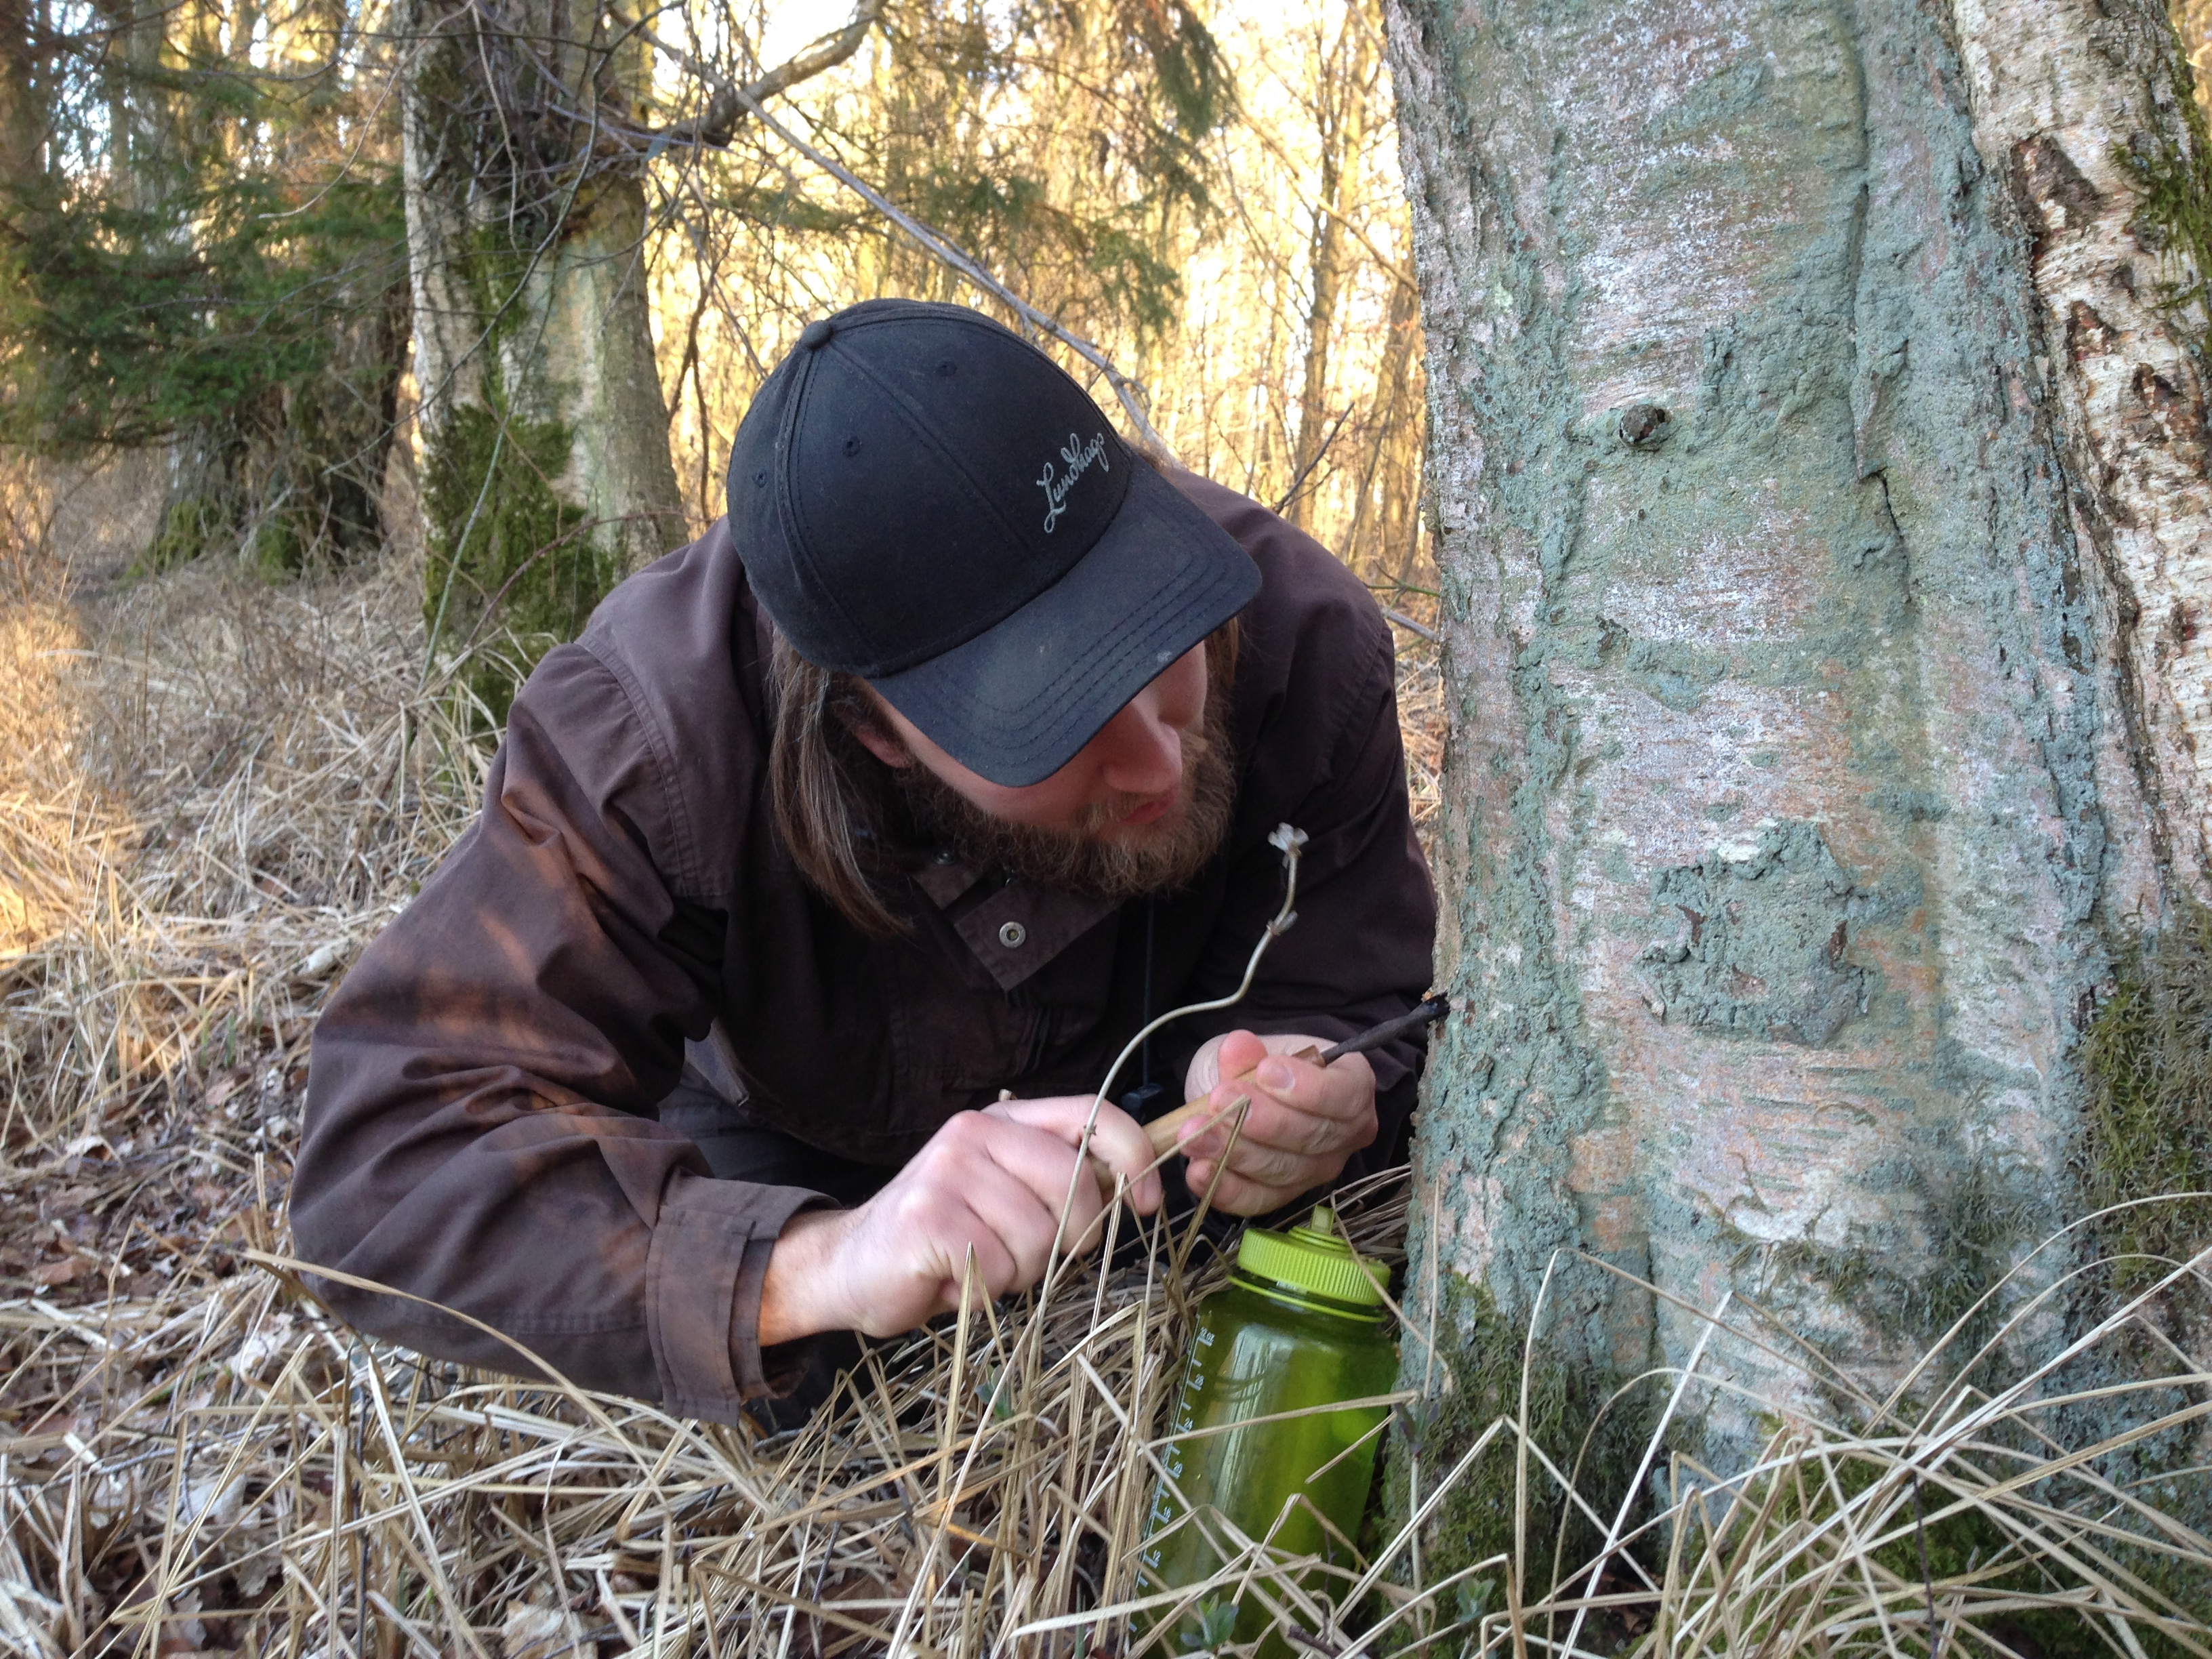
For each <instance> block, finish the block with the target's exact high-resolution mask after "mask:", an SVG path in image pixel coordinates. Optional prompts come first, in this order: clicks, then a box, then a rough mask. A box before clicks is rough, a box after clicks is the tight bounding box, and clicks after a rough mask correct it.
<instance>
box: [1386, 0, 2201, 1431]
mask: <svg viewBox="0 0 2212 1659" xmlns="http://www.w3.org/2000/svg"><path fill="white" fill-rule="evenodd" d="M1390 23H1391V27H1390V49H1391V62H1392V66H1393V69H1394V71H1395V80H1396V90H1397V100H1398V107H1399V111H1400V119H1401V136H1402V142H1403V154H1404V160H1405V168H1406V173H1407V183H1408V189H1409V191H1410V193H1411V196H1412V199H1413V211H1414V220H1415V240H1416V252H1417V263H1418V269H1419V278H1420V283H1421V287H1422V293H1423V307H1424V316H1425V326H1426V330H1427V341H1428V354H1429V356H1428V362H1429V386H1430V396H1431V410H1432V419H1433V423H1434V426H1433V430H1434V440H1433V449H1432V453H1431V472H1430V488H1431V490H1432V491H1433V492H1434V496H1435V501H1436V505H1437V513H1438V519H1439V521H1440V524H1441V531H1442V538H1441V543H1440V545H1439V549H1438V561H1439V564H1440V566H1441V568H1442V571H1443V583H1444V600H1443V631H1444V634H1445V638H1446V647H1447V653H1448V655H1447V662H1448V673H1449V687H1450V692H1451V713H1452V720H1453V725H1452V732H1451V738H1450V746H1449V758H1448V763H1447V774H1446V811H1447V814H1448V817H1447V820H1446V823H1445V824H1444V826H1443V829H1442V831H1441V834H1440V836H1439V841H1438V853H1439V858H1440V863H1441V870H1440V875H1441V879H1442V886H1443V907H1444V921H1445V933H1444V939H1443V946H1442V954H1441V958H1440V969H1439V975H1440V980H1441V981H1442V983H1443V985H1444V987H1446V988H1447V989H1449V991H1451V992H1452V993H1454V994H1455V996H1456V997H1457V999H1458V1000H1459V1006H1461V1007H1462V1009H1463V1010H1464V1012H1463V1014H1462V1016H1461V1017H1460V1018H1456V1019H1455V1021H1454V1022H1453V1023H1452V1024H1451V1026H1450V1028H1449V1035H1448V1036H1446V1037H1445V1039H1444V1040H1443V1043H1442V1045H1441V1048H1440V1051H1439V1054H1438V1056H1437V1062H1436V1064H1435V1066H1434V1067H1433V1069H1432V1071H1431V1077H1430V1081H1429V1085H1428V1092H1427V1097H1426V1103H1425V1108H1424V1110H1423V1115H1422V1119H1421V1123H1420V1130H1419V1142H1418V1148H1417V1164H1416V1169H1417V1181H1418V1188H1417V1193H1416V1204H1415V1213H1416V1215H1417V1217H1418V1218H1419V1219H1418V1220H1417V1223H1416V1227H1415V1238H1414V1257H1415V1260H1414V1266H1413V1274H1412V1282H1413V1285H1414V1287H1415V1291H1416V1294H1417V1296H1419V1297H1423V1298H1424V1299H1425V1297H1426V1293H1427V1286H1428V1285H1430V1283H1431V1275H1433V1282H1434V1283H1435V1284H1436V1285H1437V1286H1438V1287H1439V1292H1440V1294H1439V1304H1438V1317H1439V1318H1440V1320H1441V1322H1442V1328H1443V1333H1444V1334H1445V1335H1446V1337H1447V1338H1448V1339H1449V1343H1450V1344H1455V1345H1457V1347H1456V1349H1455V1352H1461V1353H1462V1354H1465V1353H1466V1352H1468V1350H1469V1348H1470V1347H1473V1348H1480V1346H1481V1343H1482V1341H1483V1340H1484V1337H1483V1332H1484V1331H1485V1329H1486V1328H1492V1329H1502V1330H1504V1331H1506V1332H1508V1333H1513V1332H1517V1331H1518V1329H1519V1328H1521V1327H1522V1322H1524V1321H1525V1320H1526V1319H1527V1317H1528V1315H1529V1312H1530V1310H1531V1308H1532V1306H1534V1304H1535V1302H1536V1300H1537V1296H1538V1287H1539V1285H1540V1284H1541V1282H1542V1281H1543V1279H1544V1278H1545V1274H1546V1272H1547V1267H1548V1268H1551V1269H1553V1278H1552V1281H1551V1285H1550V1289H1549V1291H1548V1292H1547V1297H1546V1303H1547V1308H1548V1310H1549V1314H1548V1316H1547V1322H1546V1324H1545V1327H1544V1331H1545V1336H1544V1340H1543V1343H1542V1344H1541V1346H1540V1348H1539V1350H1538V1352H1539V1355H1540V1358H1541V1363H1542V1364H1547V1365H1552V1366H1555V1367H1557V1368H1558V1370H1559V1375H1560V1376H1562V1377H1563V1378H1564V1379H1565V1381H1564V1382H1563V1383H1562V1386H1564V1387H1568V1388H1570V1389H1571V1388H1573V1387H1577V1386H1579V1387H1581V1388H1582V1389H1583V1391H1584V1392H1585V1394H1586V1395H1587V1394H1588V1393H1589V1392H1590V1391H1591V1390H1601V1389H1602V1388H1603V1386H1604V1383H1605V1380H1606V1379H1607V1378H1613V1377H1622V1376H1629V1375H1632V1374H1633V1373H1635V1372H1637V1371H1638V1370H1642V1369H1644V1367H1645V1366H1646V1365H1648V1364H1653V1363H1655V1362H1660V1361H1665V1362H1668V1363H1677V1364H1679V1363H1680V1362H1681V1361H1682V1360H1683V1359H1684V1358H1686V1354H1687V1351H1688V1348H1689V1346H1690V1344H1691V1342H1692V1340H1693V1337H1694V1335H1695V1333H1696V1331H1697V1329H1698V1324H1697V1322H1696V1321H1695V1320H1694V1319H1693V1318H1692V1316H1689V1315H1687V1314H1686V1313H1685V1312H1683V1311H1682V1310H1680V1308H1679V1307H1677V1306H1675V1305H1674V1304H1671V1303H1669V1302H1668V1301H1667V1300H1665V1299H1663V1298H1655V1297H1652V1296H1650V1294H1648V1293H1645V1292H1644V1291H1638V1290H1630V1289H1625V1288H1623V1281H1622V1280H1620V1279H1617V1278H1614V1277H1613V1276H1610V1275H1608V1274H1607V1273H1603V1272H1601V1271H1600V1270H1599V1269H1598V1268H1596V1267H1593V1266H1591V1265H1589V1262H1588V1261H1583V1260H1582V1259H1581V1258H1580V1257H1578V1256H1577V1255H1573V1254H1571V1253H1575V1252H1579V1253H1583V1255H1584V1256H1587V1257H1588V1258H1590V1259H1592V1260H1594V1261H1597V1262H1602V1263H1606V1264H1610V1265H1611V1266H1613V1267H1619V1268H1622V1269H1626V1271H1627V1273H1631V1274H1633V1275H1635V1276H1636V1277H1638V1278H1640V1279H1648V1280H1650V1282H1651V1283H1653V1284H1655V1285H1657V1286H1658V1287H1659V1289H1660V1290H1661V1291H1662V1292H1664V1293H1665V1294H1666V1296H1668V1297H1680V1298H1681V1300H1682V1301H1683V1302H1684V1303H1686V1304H1689V1305H1690V1306H1691V1307H1693V1308H1702V1309H1711V1308H1712V1307H1713V1306H1715V1305H1716V1304H1717V1303H1718V1302H1719V1300H1720V1299H1721V1298H1722V1297H1723V1296H1724V1295H1729V1294H1733V1295H1735V1296H1736V1297H1740V1298H1754V1299H1756V1300H1757V1301H1759V1303H1761V1304H1765V1306H1766V1307H1767V1308H1769V1309H1771V1310H1773V1311H1774V1312H1775V1313H1776V1314H1777V1315H1778V1316H1779V1317H1780V1318H1781V1319H1782V1320H1783V1321H1784V1322H1786V1323H1787V1324H1788V1325H1789V1326H1790V1328H1793V1329H1795V1330H1796V1331H1797V1332H1798V1333H1800V1334H1802V1335H1804V1336H1806V1337H1808V1338H1810V1339H1812V1340H1814V1342H1816V1343H1819V1344H1820V1345H1822V1347H1823V1349H1824V1351H1825V1352H1828V1353H1831V1354H1833V1355H1838V1356H1842V1357H1844V1358H1847V1359H1848V1360H1849V1361H1850V1363H1852V1364H1856V1365H1857V1366H1858V1367H1859V1368H1860V1369H1861V1370H1862V1371H1863V1373H1864V1374H1866V1375H1867V1376H1869V1377H1870V1378H1881V1377H1884V1376H1893V1375H1895V1374H1896V1373H1897V1371H1898V1370H1899V1367H1900V1366H1901V1365H1902V1364H1903V1363H1904V1361H1905V1358H1906V1356H1907V1355H1909V1354H1911V1352H1915V1351H1916V1350H1917V1348H1918V1347H1919V1346H1922V1345H1924V1344H1925V1342H1926V1341H1928V1340H1929V1339H1930V1338H1931V1337H1933V1336H1934V1335H1936V1334H1937V1333H1939V1332H1940V1331H1941V1330H1942V1328H1943V1327H1944V1326H1945V1325H1946V1324H1947V1323H1948V1322H1949V1321H1950V1320H1951V1319H1953V1318H1954V1317H1956V1316H1960V1315H1961V1314H1963V1313H1964V1312H1965V1311H1966V1309H1967V1307H1968V1306H1969V1305H1970V1304H1972V1301H1973V1299H1974V1297H1976V1296H1977V1295H1978V1294H1979V1292H1980V1291H1982V1290H1983V1289H1984V1288H1986V1287H1987V1286H1989V1285H1990V1284H1992V1283H1994V1282H1995V1281H1996V1279H1997V1278H1998V1277H1999V1276H2001V1275H2002V1273H2004V1272H2005V1271H2006V1270H2007V1269H2008V1268H2009V1267H2012V1266H2013V1265H2014V1264H2015V1262H2016V1261H2018V1260H2019V1259H2020V1258H2021V1255H2023V1253H2024V1252H2025V1250H2026V1249H2027V1247H2028V1246H2029V1245H2031V1244H2032V1243H2034V1242H2035V1241H2038V1240H2039V1239H2041V1238H2042V1237H2045V1235H2046V1234H2048V1233H2049V1232H2051V1231H2053V1230H2055V1229H2056V1228H2057V1226H2058V1225H2061V1223H2062V1222H2063V1221H2064V1220H2065V1219H2066V1218H2067V1217H2068V1216H2069V1212H2070V1210H2071V1206H2072V1205H2073V1203H2074V1191H2075V1189H2074V1187H2073V1184H2072V1177H2071V1176H2069V1175H2068V1173H2067V1169H2068V1159H2069V1154H2070V1153H2072V1152H2074V1151H2075V1148H2076V1146H2077V1142H2076V1139H2075V1135H2076V1130H2077V1127H2078V1126H2079V1113H2080V1107H2081V1073H2080V1066H2079V1059H2078V1049H2079V1038H2080V1035H2081V1026H2082V1023H2083V1021H2084V1020H2085V1018H2087V1015H2088V1013H2089V1012H2090V1011H2091V1009H2092V1007H2093V998H2094V994H2095V992H2096V990H2097V989H2098V987H2099V986H2100V984H2101V983H2102V982H2104V981H2106V977H2107V975H2108V971H2109V964H2110V963H2111V960H2112V950H2113V941H2114V939H2115V938H2116V937H2117V936H2118V934H2120V933H2122V932H2124V930H2125V929H2127V928H2128V927H2133V926H2141V925H2144V924H2154V923H2155V921H2157V919H2158V918H2159V916H2160V915H2161V914H2162V912H2163V911H2164V909H2165V908H2166V906H2167V905H2168V904H2169V903H2170V902H2171V901H2172V897H2173V896H2174V891H2175V890H2176V889H2177V888H2185V887H2187V886H2189V885H2191V884H2194V883H2197V882H2198V881H2201V879H2202V876H2203V859H2204V854H2205V840H2204V832H2205V830H2204V827H2205V816H2204V814H2205V810H2206V806H2207V805H2208V793H2207V789H2206V785H2205V780H2204V778H2203V774H2202V771H2201V770H2200V768H2201V767H2202V766H2203V765H2204V764H2206V763H2212V754H2208V753H2207V752H2206V750H2204V747H2203V744H2204V740H2205V739H2204V725H2205V722H2206V720H2207V719H2208V717H2212V708H2208V704H2207V698H2206V689H2207V686H2208V684H2212V683H2208V681H2207V679H2206V678H2204V676H2205V671H2206V669H2207V667H2208V665H2212V659H2208V657H2207V654H2206V653H2207V652H2208V650H2212V631H2208V630H2207V629H2205V628H2204V627H2203V625H2202V623H2200V621H2199V618H2200V617H2201V616H2202V614H2203V606H2204V605H2206V604H2207V603H2208V602H2212V593H2208V592H2207V591H2206V586H2205V572H2204V567H2203V559H2204V558H2205V556H2206V541H2205V536H2204V527H2203V526H2204V513H2205V510H2206V506H2207V501H2208V497H2207V484H2206V480H2205V476H2204V454H2203V442H2204V439H2203V420H2204V413H2205V410H2204V404H2203V386H2202V380H2201V378H2200V368H2199V366H2200V362H2201V358H2200V356H2199V353H2198V349H2197V345H2198V342H2199V340H2200V339H2201V337H2202V330H2203V313H2202V311H2201V309H2200V308H2198V307H2196V306H2194V305H2182V306H2179V307H2172V306H2169V305H2168V304H2166V301H2167V300H2169V299H2170V298H2171V297H2172V295H2173V294H2174V293H2176V292H2178V291H2179V290H2184V289H2188V288H2190V287H2191V285H2193V284H2194V283H2196V281H2197V263H2196V252H2197V250H2196V248H2195V246H2193V245H2192V243H2191V234H2190V232H2189V229H2188V228H2187V226H2186V225H2182V226H2180V227H2179V228H2177V227H2176V226H2175V225H2173V224H2171V223H2165V222H2161V219H2160V211H2159V210H2158V209H2157V208H2156V207H2155V205H2153V206H2152V207H2150V208H2148V210H2147V208H2146V205H2145V204H2146V202H2153V203H2154V201H2155V199H2156V198H2157V196H2158V191H2159V190H2160V188H2161V187H2169V188H2166V195H2167V197H2176V196H2177V194H2178V195H2179V197H2180V198H2183V199H2185V201H2188V202H2196V203H2202V202H2203V200H2204V199H2206V198H2205V196H2204V193H2203V185H2202V184H2201V182H2199V181H2201V180H2202V179H2203V178H2204V176H2205V174H2204V173H2203V162H2202V158H2200V157H2198V156H2197V155H2196V154H2195V153H2194V151H2193V149H2192V143H2193V140H2192V136H2191V129H2190V127H2189V125H2188V124H2187V122H2186V121H2185V119H2184V118H2183V114H2182V109H2181V100H2182V97H2183V94H2182V93H2181V92H2179V90H2178V89H2177V81H2176V76H2177V72H2178V66H2179V58H2178V53H2177V48H2176V46H2175V43H2174V40H2173V36H2172V31H2171V29H2170V28H2169V27H2167V25H2166V21H2165V19H2164V17H2163V15H2161V14H2160V12H2159V11H2158V9H2156V8H2155V7H2154V6H2148V5H2142V4H2140V3H2136V0H2106V3H2104V4H2101V5H2100V6H2098V7H2094V8H2092V7H2088V6H2075V5H2068V4H2060V3H2056V0H2015V3H2011V4H1998V3H1990V0H1961V3H1960V4H1959V5H1958V7H1957V9H1956V11H1955V14H1952V13H1949V12H1947V11H1946V10H1945V9H1943V8H1942V7H1940V6H1934V5H1925V4H1916V3H1912V0H1857V3H1845V4H1843V5H1839V6H1835V7H1819V8H1816V7H1806V6H1794V5H1788V4H1784V3H1781V0H1705V3H1699V4H1694V5H1682V6H1670V7H1663V8H1651V7H1638V6H1634V5H1630V4H1626V3H1597V4H1590V5H1584V6H1574V7H1562V6H1559V5H1555V4H1550V3H1543V0H1497V3H1487V4H1483V5H1479V6H1478V5H1476V4H1474V3H1466V4H1455V3H1452V0H1393V3H1392V6H1391V17H1390ZM2166 217H2167V218H2169V219H2170V218H2172V213H2171V212H2169V213H2168V214H2167V215H2166ZM1561 1252H1567V1253H1570V1254H1566V1255H1560V1254H1559V1253H1561ZM1493 1346H1494V1345H1493ZM1510 1358H1511V1365H1510V1370H1511V1375H1512V1376H1513V1377H1514V1378H1515V1380H1516V1382H1517V1376H1518V1364H1519V1349H1518V1346H1517V1342H1516V1344H1515V1346H1512V1347H1511V1350H1510ZM1707 1364H1708V1369H1709V1370H1715V1371H1717V1372H1718V1373H1719V1374H1721V1375H1723V1376H1734V1377H1735V1379H1736V1380H1738V1381H1739V1382H1741V1383H1743V1384H1744V1385H1745V1386H1746V1387H1747V1389H1752V1390H1753V1391H1754V1392H1767V1393H1778V1394H1780V1395H1784V1396H1786V1395H1787V1394H1788V1392H1789V1389H1790V1384H1789V1383H1787V1381H1786V1380H1785V1379H1784V1377H1783V1376H1781V1375H1780V1374H1779V1373H1778V1369H1777V1367H1776V1364H1775V1363H1774V1362H1773V1361H1772V1360H1771V1358H1768V1357H1765V1356H1762V1355H1760V1354H1759V1353H1757V1352H1753V1351H1752V1350H1751V1349H1749V1348H1748V1347H1745V1346H1737V1345H1734V1344H1730V1343H1727V1342H1723V1343H1721V1344H1719V1345H1717V1347H1716V1349H1715V1350H1714V1351H1713V1352H1711V1353H1710V1354H1709V1355H1708V1356H1707ZM1783 1403H1786V1400H1785V1401H1784V1402H1783ZM1682 1432H1686V1431H1678V1434H1677V1438H1678V1440H1680V1437H1681V1433H1682ZM1703 1432H1704V1434H1705V1451H1706V1455H1709V1456H1711V1457H1715V1458H1717V1459H1719V1460H1721V1461H1723V1462H1726V1461H1728V1460H1729V1459H1730V1458H1735V1457H1741V1455H1743V1454H1744V1453H1745V1451H1746V1450H1747V1448H1748V1447H1749V1446H1751V1445H1752V1444H1753V1443H1754V1441H1755V1438H1756V1436H1757V1433H1758V1430H1757V1428H1756V1425H1755V1420H1754V1408H1753V1407H1751V1406H1749V1405H1747V1404H1745V1403H1743V1402H1741V1401H1734V1400H1731V1399H1729V1398H1728V1397H1726V1396H1720V1395H1716V1396H1713V1397H1712V1398H1711V1411H1710V1415H1709V1416H1707V1417H1706V1418H1705V1426H1704V1431H1703ZM1570 1449H1571V1448H1570Z"/></svg>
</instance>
